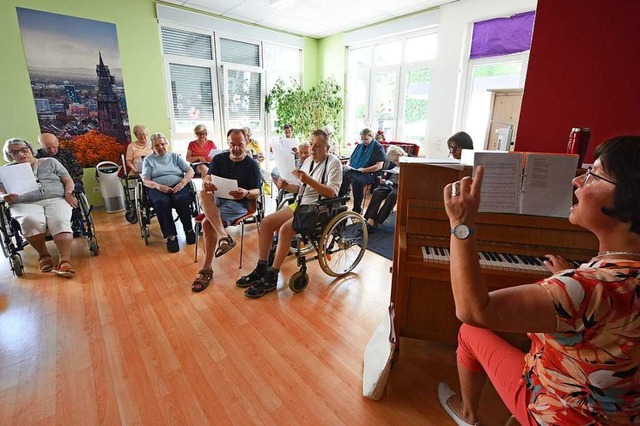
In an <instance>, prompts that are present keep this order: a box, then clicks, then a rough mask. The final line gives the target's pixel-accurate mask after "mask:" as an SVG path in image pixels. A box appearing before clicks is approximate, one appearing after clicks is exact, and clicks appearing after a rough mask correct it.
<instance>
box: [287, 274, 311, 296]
mask: <svg viewBox="0 0 640 426" xmlns="http://www.w3.org/2000/svg"><path fill="white" fill-rule="evenodd" d="M308 284H309V274H307V273H306V272H302V271H298V272H296V273H295V274H293V276H291V279H289V288H290V289H291V291H293V292H294V293H300V292H301V291H302V290H304V289H305V288H307V285H308Z"/></svg>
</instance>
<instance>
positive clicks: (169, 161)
mask: <svg viewBox="0 0 640 426" xmlns="http://www.w3.org/2000/svg"><path fill="white" fill-rule="evenodd" d="M167 145H168V143H167V138H166V137H165V136H164V135H163V134H162V133H154V134H153V135H151V146H152V148H153V154H151V155H149V156H148V157H145V159H144V162H143V163H142V183H143V184H144V186H145V187H147V188H148V189H147V193H148V194H149V199H150V200H151V203H153V208H154V209H155V211H156V217H157V218H158V222H159V223H160V229H161V230H162V235H163V237H164V238H165V239H166V240H167V251H169V253H176V252H178V251H179V250H180V245H179V244H178V238H177V232H176V225H175V223H174V222H173V215H172V213H171V209H175V210H176V212H177V213H178V217H179V218H180V222H182V228H183V229H184V234H185V236H186V239H187V244H195V242H196V234H195V232H194V231H193V223H192V222H191V210H190V208H189V206H190V204H191V194H190V193H189V187H188V185H189V181H190V180H191V178H193V175H194V174H195V173H194V171H193V169H192V168H191V166H190V165H189V163H187V162H186V161H185V160H184V159H183V158H182V157H180V156H179V155H178V154H176V153H173V152H167Z"/></svg>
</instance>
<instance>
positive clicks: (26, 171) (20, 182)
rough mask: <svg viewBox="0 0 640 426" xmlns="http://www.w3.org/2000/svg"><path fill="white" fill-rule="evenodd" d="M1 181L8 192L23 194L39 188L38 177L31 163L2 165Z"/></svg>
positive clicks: (0, 169)
mask: <svg viewBox="0 0 640 426" xmlns="http://www.w3.org/2000/svg"><path fill="white" fill-rule="evenodd" d="M0 181H1V182H2V186H4V190H5V192H6V193H7V194H18V195H22V194H26V193H27V192H31V191H36V190H37V189H38V183H37V182H36V177H35V176H34V174H33V169H32V168H31V164H29V163H20V164H11V165H8V166H5V167H0Z"/></svg>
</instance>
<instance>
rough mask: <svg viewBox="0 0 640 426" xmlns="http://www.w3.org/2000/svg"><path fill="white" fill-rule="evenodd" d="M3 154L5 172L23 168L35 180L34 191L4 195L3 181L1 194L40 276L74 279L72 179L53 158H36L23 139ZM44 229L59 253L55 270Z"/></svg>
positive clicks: (7, 145) (5, 184) (10, 144)
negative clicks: (50, 274)
mask: <svg viewBox="0 0 640 426" xmlns="http://www.w3.org/2000/svg"><path fill="white" fill-rule="evenodd" d="M3 151H4V159H5V160H6V161H9V162H11V163H10V164H7V165H5V168H7V169H10V168H11V167H18V166H22V165H24V164H26V165H28V166H29V170H30V171H31V172H33V175H32V176H29V177H31V178H33V179H34V180H35V185H34V187H35V188H36V189H34V190H30V191H28V192H24V193H20V194H16V193H8V194H7V192H8V191H7V190H6V189H5V188H7V187H8V186H9V182H4V181H3V185H1V186H0V192H1V193H2V194H4V195H3V200H4V201H5V202H6V203H7V204H8V205H9V211H10V212H11V216H12V217H13V218H14V219H15V220H17V221H18V223H19V224H20V228H21V229H22V234H23V235H24V237H25V238H26V239H27V241H28V242H29V244H31V247H33V248H34V249H35V250H36V251H37V252H38V255H39V258H38V265H39V268H40V272H50V271H53V272H54V273H56V274H57V275H60V276H62V277H65V278H71V277H73V276H74V275H75V273H76V271H75V269H73V267H72V266H71V243H72V242H73V231H72V229H71V213H72V210H73V208H74V207H77V206H78V200H76V198H75V197H74V196H73V188H74V183H73V179H71V176H70V175H69V172H68V171H67V169H65V168H64V167H63V166H62V164H60V162H59V161H58V160H56V159H55V158H42V159H37V158H35V156H34V155H35V153H36V150H35V149H34V148H33V146H32V145H31V144H30V143H29V142H27V141H26V140H24V139H19V138H13V139H9V140H7V141H6V142H5V144H4V150H3ZM25 178H26V176H25ZM24 180H26V179H24ZM47 229H48V230H49V233H50V234H51V236H52V237H53V242H54V243H55V245H56V247H57V249H58V258H59V259H58V264H57V265H56V266H55V267H54V264H53V260H52V258H51V254H50V253H49V250H48V249H47V244H46V242H45V236H46V232H47Z"/></svg>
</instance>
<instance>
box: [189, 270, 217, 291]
mask: <svg viewBox="0 0 640 426" xmlns="http://www.w3.org/2000/svg"><path fill="white" fill-rule="evenodd" d="M212 279H213V271H212V270H211V269H200V270H199V271H198V276H197V277H196V279H195V280H193V283H192V284H191V291H192V292H194V293H200V292H201V291H203V290H205V289H206V288H207V287H209V284H210V283H211V280H212Z"/></svg>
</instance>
